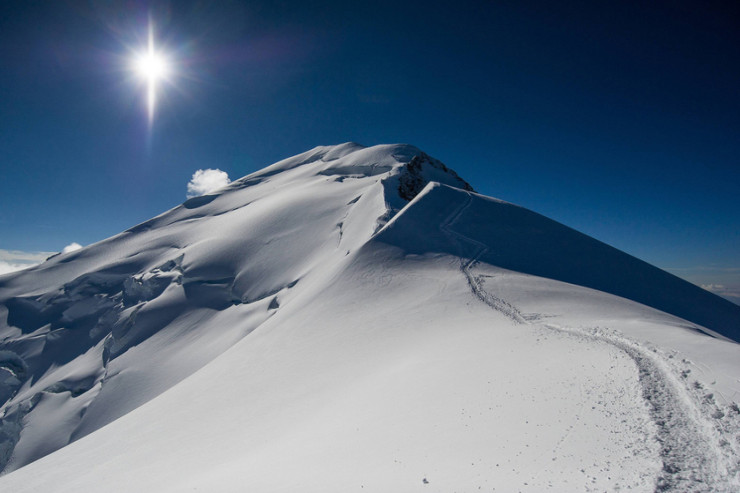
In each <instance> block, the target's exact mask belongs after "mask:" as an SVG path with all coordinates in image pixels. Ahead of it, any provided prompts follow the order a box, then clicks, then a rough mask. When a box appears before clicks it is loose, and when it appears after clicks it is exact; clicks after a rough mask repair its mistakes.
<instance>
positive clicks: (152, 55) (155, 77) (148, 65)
mask: <svg viewBox="0 0 740 493" xmlns="http://www.w3.org/2000/svg"><path fill="white" fill-rule="evenodd" d="M133 65H134V71H135V72H136V73H137V74H138V75H139V77H141V78H142V79H144V81H145V82H146V85H147V110H148V114H149V123H150V124H151V123H152V121H153V120H154V107H155V106H156V102H157V86H158V83H159V82H160V81H162V80H166V79H167V77H168V76H169V75H170V64H169V61H168V60H167V57H166V56H165V55H164V54H163V53H161V52H158V51H157V50H156V48H155V46H154V28H153V27H152V24H151V23H150V24H149V42H148V45H147V50H146V51H145V52H143V53H139V54H138V55H137V56H136V57H135V59H134V63H133Z"/></svg>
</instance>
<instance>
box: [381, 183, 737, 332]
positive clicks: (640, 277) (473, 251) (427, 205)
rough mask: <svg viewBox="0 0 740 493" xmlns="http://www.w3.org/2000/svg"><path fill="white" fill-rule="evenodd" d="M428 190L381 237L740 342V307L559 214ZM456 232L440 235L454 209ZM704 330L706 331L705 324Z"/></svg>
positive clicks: (435, 188) (440, 189)
mask: <svg viewBox="0 0 740 493" xmlns="http://www.w3.org/2000/svg"><path fill="white" fill-rule="evenodd" d="M428 187H429V188H428V189H427V190H426V191H425V193H422V196H423V200H418V201H415V202H413V203H412V204H411V205H410V206H409V207H408V209H407V210H405V211H404V212H403V214H401V215H399V216H398V217H396V220H395V221H394V222H393V223H392V224H389V227H388V228H386V230H384V232H383V234H382V235H381V238H380V239H381V240H382V241H387V242H389V243H392V244H396V245H399V246H401V247H402V248H404V249H405V250H406V251H407V252H408V253H428V252H442V253H451V254H460V255H462V256H463V257H465V258H468V259H472V260H473V261H481V262H486V263H489V264H491V265H496V266H498V267H502V268H504V269H509V270H512V271H515V272H522V273H525V274H532V275H536V276H541V277H547V278H550V279H555V280H558V281H564V282H568V283H571V284H576V285H579V286H585V287H589V288H593V289H597V290H599V291H604V292H606V293H611V294H615V295H617V296H621V297H623V298H627V299H630V300H634V301H637V302H639V303H642V304H644V305H647V306H650V307H653V308H657V309H659V310H662V311H664V312H667V313H670V314H672V315H676V316H678V317H681V318H683V319H686V320H689V321H691V322H694V323H696V324H698V325H699V326H701V327H703V328H706V329H709V333H711V334H713V335H717V334H719V335H722V336H725V337H727V338H730V339H733V340H740V306H738V305H735V304H734V303H731V302H729V301H727V300H724V299H722V298H720V297H718V296H716V295H713V294H712V293H709V292H708V291H706V290H704V289H701V288H699V287H697V286H695V285H693V284H691V283H689V282H686V281H684V280H682V279H679V278H677V277H676V276H673V275H671V274H669V273H667V272H665V271H662V270H660V269H658V268H656V267H654V266H652V265H649V264H647V263H645V262H643V261H642V260H639V259H637V258H635V257H632V256H630V255H627V254H626V253H624V252H620V251H619V250H616V249H615V248H612V247H610V246H608V245H606V244H604V243H601V242H600V241H597V240H595V239H593V238H590V237H588V236H586V235H584V234H582V233H579V232H577V231H575V230H573V229H570V228H568V227H566V226H564V225H562V224H559V223H557V222H555V221H553V220H551V219H548V218H546V217H544V216H541V215H539V214H536V213H534V212H532V211H529V210H527V209H524V208H522V207H519V206H516V205H513V204H509V203H506V202H503V201H500V200H495V199H490V198H487V197H484V196H481V195H477V194H469V193H467V192H464V191H461V190H458V189H455V188H451V187H446V186H433V185H429V186H428ZM468 200H470V201H472V202H473V203H472V204H467V205H466V206H465V208H464V211H460V212H461V213H462V217H457V218H455V228H454V234H455V235H456V236H459V237H460V238H463V241H462V244H460V242H459V241H457V240H454V241H448V240H449V238H448V237H449V232H447V231H444V228H443V231H442V233H446V234H442V235H440V234H438V232H437V231H436V230H435V228H429V227H428V225H429V224H430V222H431V223H432V224H442V225H444V224H445V221H447V220H448V219H449V216H450V214H454V213H455V212H456V209H454V207H463V205H464V203H465V201H468ZM699 330H702V329H699Z"/></svg>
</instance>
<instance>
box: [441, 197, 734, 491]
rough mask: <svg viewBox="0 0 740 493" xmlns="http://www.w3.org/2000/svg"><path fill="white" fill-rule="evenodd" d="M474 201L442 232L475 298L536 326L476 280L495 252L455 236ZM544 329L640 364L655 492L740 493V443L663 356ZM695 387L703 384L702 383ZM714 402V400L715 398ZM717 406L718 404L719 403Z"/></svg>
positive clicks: (612, 340)
mask: <svg viewBox="0 0 740 493" xmlns="http://www.w3.org/2000/svg"><path fill="white" fill-rule="evenodd" d="M472 201H473V197H472V195H471V194H470V193H469V192H468V193H467V197H466V200H465V201H464V202H463V203H461V204H460V205H459V206H457V207H456V208H455V209H454V210H453V211H452V213H451V214H450V215H449V216H448V217H447V218H446V219H445V220H444V221H443V222H442V224H440V231H442V233H444V234H445V235H446V236H447V237H448V238H449V239H450V240H451V241H452V242H453V243H454V244H456V245H457V246H458V248H459V251H460V271H461V272H462V274H463V275H464V276H465V278H466V279H467V281H468V285H469V286H470V288H471V290H472V292H473V294H474V295H475V297H476V298H478V299H479V300H480V301H482V302H483V303H485V304H486V305H488V306H490V307H491V308H493V309H494V310H496V311H498V312H500V313H502V314H503V315H505V316H506V317H508V318H509V319H510V320H512V321H513V322H515V323H517V324H529V325H533V322H534V321H536V319H537V317H534V319H533V317H529V316H525V315H523V314H522V312H521V311H520V310H519V309H518V308H517V307H515V306H514V305H512V304H511V303H509V302H508V301H506V300H504V299H503V298H501V297H499V296H495V295H493V294H492V293H490V292H488V291H486V290H485V289H484V288H483V283H482V281H481V279H482V276H476V275H474V274H473V272H472V270H471V269H472V268H474V267H475V265H476V264H477V263H478V261H479V260H480V258H481V257H482V256H483V255H485V254H486V253H487V252H488V251H489V249H488V247H487V246H486V245H485V244H483V243H481V242H479V241H477V240H474V239H472V238H469V237H467V236H465V235H463V234H461V233H459V232H457V231H455V230H454V226H455V224H456V223H457V221H458V220H459V219H460V218H461V217H462V216H463V214H464V213H465V211H466V210H467V209H468V207H470V205H471V203H472ZM538 325H539V326H541V327H544V328H547V329H550V330H553V331H558V332H561V333H568V334H571V335H575V336H576V337H579V338H582V339H585V340H587V341H591V342H594V341H600V342H604V343H607V344H610V345H612V346H613V347H616V348H617V349H619V350H620V351H622V352H624V353H625V354H626V355H627V356H629V357H630V358H631V359H632V361H634V363H635V365H636V366H637V369H638V373H639V383H640V386H641V387H642V396H643V398H644V399H645V401H646V403H647V404H648V409H649V412H650V417H651V419H652V421H653V422H654V423H655V425H656V429H657V436H656V437H655V439H656V440H657V442H658V444H659V448H660V458H659V459H660V461H661V462H662V469H661V471H660V473H659V474H658V477H657V478H655V489H654V491H656V492H687V491H691V492H718V491H726V492H734V491H740V458H739V457H738V453H737V451H736V450H735V447H734V446H733V442H734V441H735V437H733V436H728V437H727V438H725V437H724V436H723V435H725V433H726V432H727V431H728V430H725V431H724V432H723V431H722V428H723V427H721V426H718V424H717V423H716V420H717V419H718V418H721V417H723V416H720V415H715V416H712V418H714V419H710V418H709V417H707V416H706V415H705V414H706V411H707V409H703V407H702V404H701V403H697V402H696V397H695V396H694V395H693V394H692V392H691V391H690V390H689V389H688V388H687V386H686V384H685V383H684V382H682V381H681V379H680V378H679V377H678V376H677V375H676V374H675V371H674V370H673V369H672V368H671V365H670V364H669V363H668V362H667V361H666V360H665V357H664V356H663V355H661V354H660V353H659V352H658V351H657V350H650V349H648V348H646V347H645V346H644V345H643V344H641V343H639V342H637V341H633V340H630V339H629V338H627V337H625V336H623V335H621V334H617V333H615V332H614V331H608V330H604V329H600V328H589V329H576V328H570V327H560V326H556V325H553V324H545V325H541V324H538ZM695 385H700V384H698V382H697V383H695ZM709 397H710V398H711V395H709ZM705 400H706V399H705ZM709 400H711V399H709ZM711 403H712V404H713V401H712V402H711ZM704 407H708V406H704ZM714 407H716V406H714ZM717 409H719V408H717ZM718 412H719V411H718ZM719 414H722V413H721V412H719ZM731 428H732V430H729V431H730V432H731V434H733V435H738V431H740V430H738V429H735V428H736V426H732V427H731Z"/></svg>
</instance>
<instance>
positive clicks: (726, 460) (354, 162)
mask: <svg viewBox="0 0 740 493" xmlns="http://www.w3.org/2000/svg"><path fill="white" fill-rule="evenodd" d="M733 340H740V307H738V306H736V305H734V304H732V303H730V302H728V301H726V300H723V299H721V298H718V297H716V296H714V295H712V294H711V293H708V292H706V291H703V290H701V289H700V288H698V287H696V286H693V285H691V284H689V283H687V282H685V281H682V280H680V279H678V278H676V277H674V276H672V275H670V274H668V273H666V272H664V271H661V270H659V269H657V268H655V267H653V266H650V265H648V264H646V263H644V262H642V261H640V260H638V259H635V258H634V257H631V256H629V255H627V254H625V253H622V252H620V251H618V250H616V249H614V248H611V247H609V246H607V245H605V244H603V243H600V242H598V241H596V240H594V239H592V238H590V237H587V236H585V235H582V234H580V233H578V232H576V231H574V230H572V229H570V228H568V227H566V226H564V225H561V224H559V223H556V222H554V221H552V220H549V219H547V218H545V217H543V216H540V215H538V214H536V213H534V212H531V211H528V210H526V209H523V208H521V207H518V206H515V205H512V204H509V203H506V202H502V201H500V200H496V199H492V198H489V197H485V196H482V195H479V194H477V193H475V192H474V191H473V188H472V187H471V186H470V185H469V184H468V183H466V182H465V181H464V180H463V179H461V178H460V177H458V176H457V174H455V173H454V172H453V171H451V170H450V169H448V168H447V167H445V166H444V165H443V164H442V163H440V162H439V161H436V160H435V159H433V158H431V157H429V156H427V155H426V154H424V153H423V152H421V151H420V150H418V149H416V148H414V147H412V146H408V145H384V146H375V147H370V148H364V147H362V146H359V145H357V144H343V145H339V146H332V147H318V148H315V149H313V150H311V151H308V152H306V153H304V154H301V155H298V156H295V157H293V158H290V159H287V160H284V161H281V162H279V163H276V164H274V165H272V166H269V167H267V168H265V169H263V170H262V171H259V172H257V173H254V174H252V175H249V176H246V177H244V178H242V179H240V180H237V181H235V182H233V183H232V184H231V185H229V186H228V187H227V188H225V189H222V190H220V191H219V192H217V193H214V194H211V195H204V196H201V197H196V198H193V199H190V200H188V201H187V202H185V203H184V204H182V205H181V206H179V207H176V208H174V209H172V210H170V211H168V212H165V213H164V214H162V215H160V216H157V217H155V218H154V219H151V220H150V221H147V222H145V223H142V224H140V225H138V226H135V227H134V228H131V229H130V230H128V231H125V232H123V233H121V234H119V235H117V236H114V237H112V238H110V239H107V240H104V241H101V242H99V243H96V244H94V245H91V246H89V247H86V248H84V249H82V250H78V251H75V252H71V253H66V254H60V255H57V256H54V257H52V258H50V259H49V260H47V261H46V262H44V263H43V264H41V265H39V266H37V267H34V268H31V269H28V270H25V271H20V272H17V273H12V274H8V275H4V276H0V341H1V345H0V402H2V403H3V404H2V407H1V408H0V413H1V414H0V416H1V420H0V467H1V468H2V469H3V471H4V472H5V475H4V476H2V477H0V491H8V492H47V491H48V492H98V491H102V490H105V491H108V492H133V491H161V492H181V491H208V492H212V491H218V492H243V491H255V492H267V491H270V492H273V491H286V492H287V491H291V492H292V491H302V492H317V493H318V492H350V491H358V492H360V491H363V492H365V491H368V492H373V491H375V492H390V491H403V492H413V491H419V492H445V493H450V492H474V491H489V492H490V491H502V492H511V491H523V492H525V491H531V492H539V491H547V490H550V491H567V492H572V491H623V490H631V491H645V492H652V491H671V492H687V491H692V492H701V491H707V492H709V491H712V492H734V491H739V490H740V410H739V409H738V404H737V403H738V402H740V346H739V345H738V344H737V343H735V342H733Z"/></svg>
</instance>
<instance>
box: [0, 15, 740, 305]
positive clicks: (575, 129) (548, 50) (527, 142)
mask: <svg viewBox="0 0 740 493" xmlns="http://www.w3.org/2000/svg"><path fill="white" fill-rule="evenodd" d="M111 3H115V5H110V4H111ZM558 3H559V2H545V1H541V2H528V1H510V2H465V1H457V2H448V3H447V4H446V5H445V6H437V5H435V4H434V2H431V3H430V2H418V3H416V2H398V1H397V2H384V1H379V2H366V3H364V5H362V6H357V5H354V4H353V2H317V3H309V2H225V1H224V2H217V3H216V5H210V4H209V2H200V1H198V2H187V1H182V2H180V1H178V2H171V3H168V2H137V1H128V2H94V1H92V2H91V1H79V2H62V1H59V2H21V1H18V2H3V3H2V4H0V60H1V61H2V63H0V95H1V96H0V178H1V179H0V249H4V250H23V251H54V250H60V249H61V248H62V247H64V246H65V245H67V244H69V243H71V242H78V243H81V244H83V245H84V244H89V243H92V242H95V241H98V240H100V239H103V238H105V237H108V236H110V235H112V234H115V233H117V232H119V231H121V230H123V229H126V228H128V227H130V226H132V225H134V224H136V223H138V222H141V221H143V220H146V219H148V218H150V217H152V216H154V215H156V214H158V213H160V212H162V211H164V210H166V209H168V208H171V207H173V206H175V205H177V204H179V203H180V202H182V201H183V200H184V199H185V192H186V184H187V182H188V180H189V179H190V177H191V175H192V174H193V172H194V171H195V170H197V169H199V168H219V169H222V170H224V171H226V172H228V173H229V175H230V176H231V178H232V179H235V178H238V177H240V176H243V175H245V174H248V173H250V172H252V171H255V170H257V169H259V168H262V167H264V166H266V165H268V164H271V163H272V162H274V161H277V160H279V159H282V158H284V157H288V156H291V155H294V154H297V153H299V152H302V151H305V150H307V149H309V148H311V147H314V146H316V145H324V144H335V143H341V142H345V141H356V142H359V143H362V144H365V145H373V144H378V143H390V142H408V143H411V144H414V145H416V146H418V147H420V148H422V149H424V150H425V151H426V152H427V153H429V154H431V155H433V156H435V157H437V158H438V159H440V160H442V161H443V162H445V163H446V164H447V165H448V166H450V167H451V168H453V169H455V170H456V171H457V172H458V173H459V174H460V175H461V176H463V177H464V178H465V179H466V180H467V181H469V182H470V183H471V184H473V186H474V187H475V188H476V189H477V190H478V191H479V192H481V193H484V194H486V195H491V196H494V197H498V198H501V199H504V200H508V201H511V202H514V203H517V204H520V205H523V206H525V207H528V208H530V209H533V210H535V211H537V212H540V213H542V214H544V215H546V216H549V217H551V218H553V219H556V220H558V221H560V222H563V223H565V224H567V225H569V226H571V227H574V228H576V229H578V230H580V231H583V232H585V233H587V234H589V235H591V236H594V237H595V238H597V239H600V240H602V241H605V242H606V243H609V244H611V245H613V246H615V247H617V248H619V249H622V250H624V251H626V252H628V253H631V254H633V255H636V256H638V257H640V258H642V259H644V260H647V261H648V262H650V263H653V264H655V265H657V266H659V267H662V268H666V269H668V270H670V271H671V272H674V273H676V274H679V275H681V276H683V277H685V278H688V279H689V280H692V281H693V282H696V283H698V284H713V285H722V286H724V288H715V291H722V292H724V294H725V295H731V294H732V293H733V292H734V293H735V294H737V295H740V163H739V161H738V159H739V156H740V152H739V151H740V94H739V91H738V87H740V35H739V34H738V33H739V32H740V29H739V28H738V26H740V4H738V3H737V2H712V1H709V2H698V1H697V2H688V1H672V2H660V1H658V2H630V1H614V2H600V1H597V2H594V1H584V2H565V3H567V5H555V4H558ZM646 4H649V5H646ZM149 15H151V16H152V18H153V19H154V21H155V23H156V26H157V37H158V39H159V40H160V41H161V42H162V43H163V44H165V45H166V46H167V47H168V49H169V50H170V51H171V53H172V54H173V56H175V58H176V63H177V68H178V72H179V74H180V77H178V78H177V80H175V81H173V82H174V86H173V87H171V88H170V90H167V91H166V92H164V93H163V94H162V101H161V104H160V105H159V106H158V109H157V117H156V119H155V122H154V126H153V128H152V129H151V135H149V130H148V128H147V118H146V109H145V101H144V91H143V88H142V87H141V85H140V84H137V83H136V82H135V81H134V80H133V79H132V76H131V73H130V71H128V70H127V63H128V60H129V54H130V50H131V49H132V48H133V47H138V46H140V45H143V44H144V43H145V39H146V29H147V17H148V16H149ZM729 299H733V300H735V301H738V300H740V298H738V297H735V298H732V297H731V296H730V298H729Z"/></svg>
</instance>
